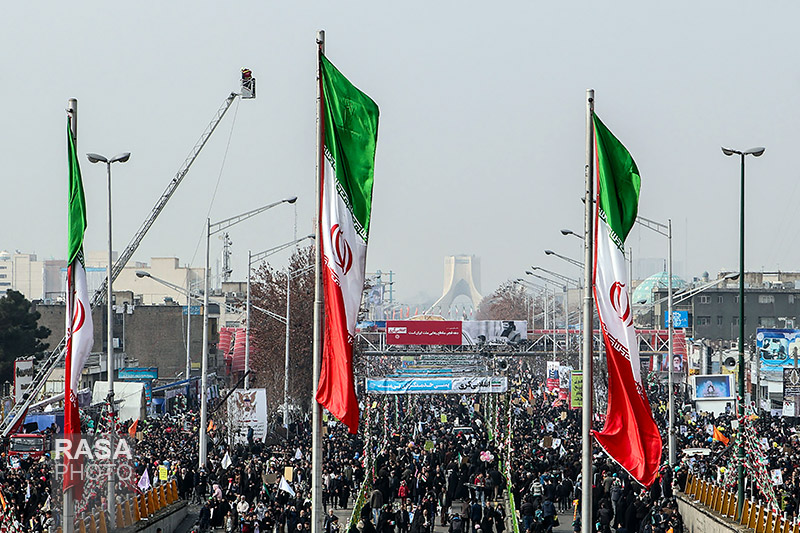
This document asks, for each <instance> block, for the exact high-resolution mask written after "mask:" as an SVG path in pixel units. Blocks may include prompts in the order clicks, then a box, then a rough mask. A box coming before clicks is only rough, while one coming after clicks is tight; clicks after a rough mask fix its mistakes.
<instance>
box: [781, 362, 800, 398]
mask: <svg viewBox="0 0 800 533" xmlns="http://www.w3.org/2000/svg"><path fill="white" fill-rule="evenodd" d="M787 396H792V397H793V396H800V369H797V368H784V369H783V397H784V398H786V397H787Z"/></svg>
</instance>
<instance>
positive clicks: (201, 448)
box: [198, 196, 297, 468]
mask: <svg viewBox="0 0 800 533" xmlns="http://www.w3.org/2000/svg"><path fill="white" fill-rule="evenodd" d="M296 201H297V196H293V197H291V198H285V199H283V200H279V201H277V202H273V203H271V204H267V205H265V206H262V207H259V208H257V209H253V210H252V211H248V212H246V213H242V214H241V215H237V216H235V217H231V218H226V219H225V220H222V221H220V222H215V223H214V224H212V223H211V219H210V218H209V219H206V260H205V272H204V273H203V277H204V278H205V280H204V283H203V285H204V287H203V358H202V360H201V361H200V367H201V373H200V428H199V433H200V435H199V437H200V438H199V441H200V442H199V444H198V465H199V468H205V466H206V462H207V459H208V443H207V442H206V434H207V432H208V426H207V424H208V387H207V381H208V291H209V275H210V271H211V267H210V265H209V263H210V261H209V248H210V246H211V236H212V235H214V234H215V233H219V232H220V231H224V230H226V229H228V228H230V227H231V226H234V225H236V224H238V223H239V222H243V221H245V220H247V219H248V218H251V217H253V216H255V215H257V214H259V213H263V212H264V211H266V210H267V209H271V208H273V207H275V206H277V205H280V204H284V203H286V204H293V203H295V202H296Z"/></svg>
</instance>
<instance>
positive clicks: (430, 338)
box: [386, 320, 461, 346]
mask: <svg viewBox="0 0 800 533" xmlns="http://www.w3.org/2000/svg"><path fill="white" fill-rule="evenodd" d="M386 344H414V345H447V346H459V345H461V322H458V321H454V320H387V321H386Z"/></svg>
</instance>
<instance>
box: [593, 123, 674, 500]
mask: <svg viewBox="0 0 800 533" xmlns="http://www.w3.org/2000/svg"><path fill="white" fill-rule="evenodd" d="M593 125H594V134H595V154H596V155H595V163H596V165H595V166H596V168H597V172H596V179H597V204H596V210H595V242H594V263H595V269H594V296H595V301H596V302H597V314H598V316H599V318H600V324H601V327H602V331H603V341H604V343H605V348H606V354H607V363H608V408H607V411H606V421H605V425H604V426H603V429H602V431H600V432H594V436H595V438H596V439H597V442H598V443H599V444H600V446H601V447H602V448H603V449H604V450H605V451H606V452H607V453H608V454H609V455H610V456H611V457H612V458H613V459H614V460H615V461H616V462H617V463H619V464H620V466H622V467H623V468H624V469H625V470H627V471H628V472H629V473H630V474H631V476H632V477H633V478H634V479H636V480H637V481H638V482H639V483H641V484H642V485H644V486H646V487H649V486H650V485H651V484H652V483H653V481H655V479H656V477H657V475H658V466H659V463H660V461H661V452H662V449H661V448H662V445H661V435H660V434H659V432H658V427H657V426H656V423H655V420H654V419H653V413H652V410H651V409H650V402H649V401H648V399H647V392H646V390H645V384H644V382H643V380H642V375H641V364H640V362H639V344H638V342H637V340H636V330H635V329H634V327H633V310H632V307H631V300H630V281H629V280H628V269H627V267H626V261H625V252H624V250H625V239H626V237H627V236H628V233H629V232H630V230H631V227H633V224H634V223H635V222H636V216H637V212H638V208H639V189H640V186H641V178H640V176H639V169H638V168H637V167H636V163H635V162H634V160H633V157H631V154H630V153H629V152H628V150H627V149H626V148H625V147H624V146H623V145H622V143H621V142H619V140H617V139H616V137H614V135H613V134H612V133H611V131H609V130H608V128H606V126H605V125H604V124H603V123H602V122H601V121H600V119H599V118H598V117H597V115H593Z"/></svg>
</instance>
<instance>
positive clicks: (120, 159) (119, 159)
mask: <svg viewBox="0 0 800 533" xmlns="http://www.w3.org/2000/svg"><path fill="white" fill-rule="evenodd" d="M130 158H131V153H130V152H123V153H121V154H117V155H115V156H114V157H113V158H111V162H112V163H125V162H127V161H128V159H130Z"/></svg>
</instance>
